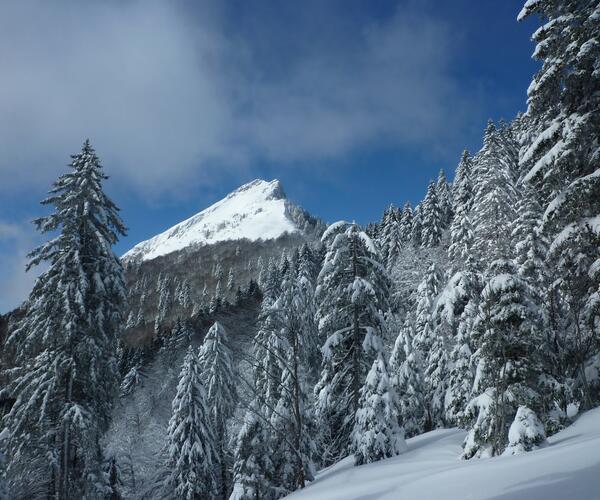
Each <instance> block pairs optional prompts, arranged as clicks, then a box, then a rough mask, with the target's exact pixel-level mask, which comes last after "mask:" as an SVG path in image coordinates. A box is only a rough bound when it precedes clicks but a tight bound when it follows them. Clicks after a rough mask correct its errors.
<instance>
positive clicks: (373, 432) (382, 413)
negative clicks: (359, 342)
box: [352, 352, 406, 465]
mask: <svg viewBox="0 0 600 500" xmlns="http://www.w3.org/2000/svg"><path fill="white" fill-rule="evenodd" d="M398 416H399V409H398V396H397V395H396V390H395V388H394V386H393V384H392V382H391V380H390V375H389V373H388V366H387V363H386V361H385V358H384V356H383V354H382V353H381V352H380V353H379V354H377V357H376V358H375V361H373V366H372V367H371V369H370V370H369V373H368V374H367V378H366V380H365V383H364V386H363V387H362V389H361V395H360V403H359V409H358V411H357V412H356V418H355V423H354V430H353V432H352V449H353V452H354V458H355V463H356V465H362V464H366V463H371V462H377V461H378V460H382V459H384V458H390V457H393V456H396V455H399V454H400V453H402V452H404V451H406V442H405V441H404V431H403V430H402V428H401V427H400V426H399V425H398Z"/></svg>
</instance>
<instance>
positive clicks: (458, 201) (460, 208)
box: [448, 151, 473, 268]
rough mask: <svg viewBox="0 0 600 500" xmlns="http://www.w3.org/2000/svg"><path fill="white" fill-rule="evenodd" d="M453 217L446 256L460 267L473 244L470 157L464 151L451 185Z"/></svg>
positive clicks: (456, 266) (455, 265)
mask: <svg viewBox="0 0 600 500" xmlns="http://www.w3.org/2000/svg"><path fill="white" fill-rule="evenodd" d="M452 194H453V196H452V198H453V202H454V205H453V209H454V218H453V219H452V224H451V226H450V246H449V247H448V257H449V258H450V261H451V262H452V265H453V266H454V267H455V268H460V267H461V266H462V264H464V262H466V260H467V257H468V256H469V254H470V252H471V247H472V245H473V224H472V220H471V206H472V204H473V180H472V159H471V157H470V155H469V152H468V151H464V152H463V154H462V157H461V159H460V163H459V164H458V167H457V168H456V175H455V177H454V184H453V185H452Z"/></svg>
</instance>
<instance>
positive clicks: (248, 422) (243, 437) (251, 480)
mask: <svg viewBox="0 0 600 500" xmlns="http://www.w3.org/2000/svg"><path fill="white" fill-rule="evenodd" d="M261 406H262V405H261V403H260V402H258V401H256V400H253V401H252V402H251V403H250V405H249V407H248V410H247V411H246V414H245V416H244V422H243V424H242V426H241V428H240V431H239V433H238V436H237V441H236V446H235V462H234V465H233V491H232V493H231V496H230V500H274V499H275V498H277V495H276V489H275V488H274V486H273V483H272V479H273V474H274V465H273V461H272V459H271V456H272V449H271V446H270V445H271V442H272V441H271V439H270V429H269V424H268V419H267V418H266V417H265V416H264V415H262V410H261Z"/></svg>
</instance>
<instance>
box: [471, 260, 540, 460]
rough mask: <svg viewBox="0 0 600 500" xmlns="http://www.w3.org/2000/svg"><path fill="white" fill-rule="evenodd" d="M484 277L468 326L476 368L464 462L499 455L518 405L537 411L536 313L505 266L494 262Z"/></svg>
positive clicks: (513, 271)
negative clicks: (474, 314) (475, 311)
mask: <svg viewBox="0 0 600 500" xmlns="http://www.w3.org/2000/svg"><path fill="white" fill-rule="evenodd" d="M488 274H489V275H490V276H491V277H490V278H489V280H488V282H487V283H486V286H485V288H484V289H483V292H482V294H481V303H480V305H479V314H478V317H477V320H476V321H475V324H474V325H473V329H474V333H473V335H474V341H475V347H476V348H477V352H476V354H475V356H476V359H477V360H478V367H477V375H476V379H475V383H474V394H475V397H474V398H473V399H472V400H471V402H470V403H469V404H468V405H467V408H466V411H465V415H466V419H467V421H468V422H469V427H470V431H469V434H468V435H467V438H466V439H465V447H464V453H463V457H464V458H471V457H474V456H475V457H480V456H495V455H499V454H501V453H502V452H503V451H504V449H505V447H506V446H507V444H508V431H509V427H510V425H511V423H512V421H513V420H514V417H515V415H516V412H517V409H518V407H519V405H524V406H527V407H528V408H532V409H534V411H535V410H537V409H538V408H539V406H540V399H539V392H538V379H539V375H540V370H541V363H540V360H539V346H540V345H541V322H540V317H539V311H538V310H537V308H536V307H535V305H534V304H533V303H532V301H531V294H530V291H529V287H528V286H527V283H526V282H525V281H524V280H522V279H521V278H520V277H519V276H518V275H517V272H516V269H515V268H514V266H513V264H512V263H511V262H510V261H508V260H497V261H494V262H493V263H492V264H491V266H490V270H489V272H488Z"/></svg>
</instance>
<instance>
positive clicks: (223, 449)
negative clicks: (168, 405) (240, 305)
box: [199, 322, 237, 500]
mask: <svg viewBox="0 0 600 500" xmlns="http://www.w3.org/2000/svg"><path fill="white" fill-rule="evenodd" d="M199 357H200V367H201V370H202V380H203V382H204V387H205V388H206V393H207V404H208V407H209V408H210V413H211V417H212V424H213V429H214V432H215V450H216V456H215V458H216V461H217V463H216V464H215V465H217V464H218V466H219V474H218V477H217V484H218V485H219V489H220V492H221V497H222V498H223V499H224V500H227V498H228V497H229V477H228V476H229V474H228V471H227V462H228V458H229V457H228V453H227V420H228V419H229V417H231V415H232V414H233V412H234V410H235V406H236V399H237V389H236V385H237V384H236V374H235V370H234V366H233V355H232V353H231V347H230V346H229V340H228V338H227V332H226V330H225V328H223V326H221V324H220V323H219V322H216V323H215V324H213V326H212V327H211V328H210V329H209V330H208V333H207V334H206V337H205V338H204V342H203V344H202V347H201V348H200V354H199Z"/></svg>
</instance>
